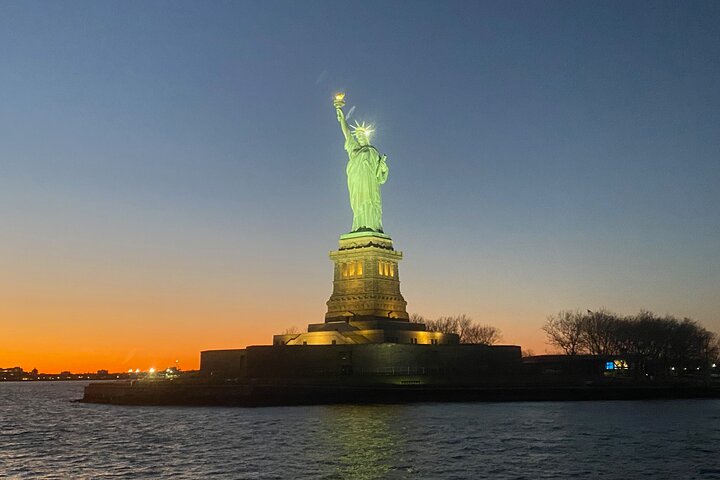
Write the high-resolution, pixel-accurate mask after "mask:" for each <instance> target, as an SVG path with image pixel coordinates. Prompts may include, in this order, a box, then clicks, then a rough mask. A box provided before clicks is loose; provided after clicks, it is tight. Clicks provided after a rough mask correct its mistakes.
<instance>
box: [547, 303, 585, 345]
mask: <svg viewBox="0 0 720 480" xmlns="http://www.w3.org/2000/svg"><path fill="white" fill-rule="evenodd" d="M542 329H543V331H544V332H545V334H546V335H547V337H548V340H549V341H550V343H551V344H553V345H555V346H556V347H559V348H560V349H562V351H563V352H565V354H566V355H576V354H578V353H584V349H585V344H584V339H583V316H582V314H581V313H580V312H578V311H577V310H575V311H570V310H563V311H561V312H559V313H558V314H557V315H551V316H550V317H548V319H547V322H546V323H545V325H543V327H542Z"/></svg>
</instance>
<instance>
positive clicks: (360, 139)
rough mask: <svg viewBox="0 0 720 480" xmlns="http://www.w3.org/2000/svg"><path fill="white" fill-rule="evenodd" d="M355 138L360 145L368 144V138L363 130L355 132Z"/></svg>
mask: <svg viewBox="0 0 720 480" xmlns="http://www.w3.org/2000/svg"><path fill="white" fill-rule="evenodd" d="M355 139H356V140H357V142H358V143H359V144H360V145H370V140H369V139H368V137H367V135H365V134H364V133H363V132H355Z"/></svg>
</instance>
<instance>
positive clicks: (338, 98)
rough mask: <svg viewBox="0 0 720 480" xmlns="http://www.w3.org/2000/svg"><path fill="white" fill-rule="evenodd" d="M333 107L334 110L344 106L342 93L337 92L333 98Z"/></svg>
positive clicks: (343, 94)
mask: <svg viewBox="0 0 720 480" xmlns="http://www.w3.org/2000/svg"><path fill="white" fill-rule="evenodd" d="M333 105H335V108H342V107H344V106H345V93H344V92H338V93H336V94H335V96H334V97H333Z"/></svg>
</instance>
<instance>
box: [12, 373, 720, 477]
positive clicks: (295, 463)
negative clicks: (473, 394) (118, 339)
mask: <svg viewBox="0 0 720 480" xmlns="http://www.w3.org/2000/svg"><path fill="white" fill-rule="evenodd" d="M83 386H84V384H81V383H76V382H65V383H63V382H59V383H21V384H13V383H0V478H2V477H9V478H32V479H36V478H37V479H65V478H81V479H82V478H98V479H130V478H132V479H136V478H153V479H155V478H172V479H194V478H206V477H212V478H219V479H225V478H227V479H286V478H292V479H318V478H319V479H337V478H342V479H376V478H377V479H380V478H382V479H386V478H387V479H424V478H432V479H465V478H495V479H505V478H507V479H510V478H512V479H523V478H525V479H533V480H535V479H555V478H588V479H595V478H603V479H635V478H638V479H642V478H648V479H650V478H653V479H654V478H682V479H686V478H687V479H694V478H698V479H720V460H719V458H720V456H718V452H719V450H720V447H718V445H720V429H719V428H718V419H720V401H717V400H687V401H686V400H677V401H648V402H586V403H584V402H565V403H563V402H555V403H552V402H548V403H495V404H493V403H476V404H418V405H376V406H374V405H365V406H352V405H342V406H316V407H277V408H256V409H242V408H183V407H168V408H157V407H117V406H109V405H87V404H79V403H73V402H71V400H74V399H77V398H79V397H80V396H81V394H82V387H83Z"/></svg>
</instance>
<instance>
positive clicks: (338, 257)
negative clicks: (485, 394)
mask: <svg viewBox="0 0 720 480" xmlns="http://www.w3.org/2000/svg"><path fill="white" fill-rule="evenodd" d="M330 259H331V260H332V261H333V262H334V263H335V269H334V272H335V273H334V277H333V292H332V295H331V296H330V299H329V300H328V301H327V306H328V311H327V313H326V314H325V323H317V324H310V325H308V332H307V333H302V334H291V335H275V336H274V337H273V343H274V344H275V345H333V344H358V343H410V344H448V343H458V336H457V335H455V334H447V333H441V332H427V331H425V325H423V324H421V323H411V322H410V321H409V320H408V314H407V310H406V308H405V307H406V305H407V302H406V301H405V299H404V298H403V296H402V294H401V293H400V277H399V271H398V262H399V261H400V260H401V259H402V253H401V252H398V251H396V250H395V249H394V248H393V243H392V239H391V238H390V237H389V236H387V235H385V234H383V233H377V232H356V233H348V234H345V235H341V236H340V247H339V248H338V250H336V251H334V252H330Z"/></svg>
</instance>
